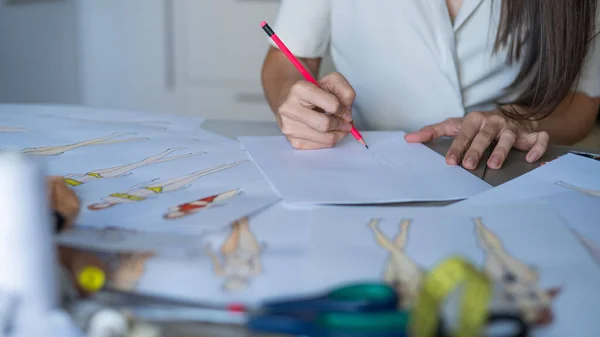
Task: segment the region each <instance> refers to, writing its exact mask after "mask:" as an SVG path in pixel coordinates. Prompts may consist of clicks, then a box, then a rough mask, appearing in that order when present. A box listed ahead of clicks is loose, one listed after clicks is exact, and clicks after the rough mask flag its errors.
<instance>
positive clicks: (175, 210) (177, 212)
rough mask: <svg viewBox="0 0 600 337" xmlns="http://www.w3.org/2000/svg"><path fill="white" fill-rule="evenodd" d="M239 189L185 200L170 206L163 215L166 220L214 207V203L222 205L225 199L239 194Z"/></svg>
mask: <svg viewBox="0 0 600 337" xmlns="http://www.w3.org/2000/svg"><path fill="white" fill-rule="evenodd" d="M240 194H241V192H240V190H239V189H235V190H231V191H227V192H223V193H220V194H215V195H211V196H209V197H206V198H202V199H198V200H194V201H191V202H187V203H185V204H181V205H177V206H173V207H170V208H169V210H168V211H167V212H166V213H165V215H164V216H163V217H164V218H165V219H167V220H172V219H179V218H183V217H184V216H188V215H192V214H196V213H198V212H200V211H201V210H203V209H207V208H209V207H214V206H216V205H223V203H224V202H225V201H226V200H229V199H231V198H233V197H236V196H238V195H240Z"/></svg>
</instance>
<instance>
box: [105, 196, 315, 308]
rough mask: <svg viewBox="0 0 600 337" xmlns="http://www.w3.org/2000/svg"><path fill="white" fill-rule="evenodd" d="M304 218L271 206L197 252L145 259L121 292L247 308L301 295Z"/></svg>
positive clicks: (211, 236) (206, 239) (212, 236)
mask: <svg viewBox="0 0 600 337" xmlns="http://www.w3.org/2000/svg"><path fill="white" fill-rule="evenodd" d="M307 217H308V212H305V211H290V210H286V209H284V208H282V207H280V204H275V205H273V206H271V207H269V208H268V209H265V210H263V211H261V212H257V213H255V214H253V215H251V216H249V217H248V218H242V219H239V220H238V221H235V222H234V223H232V224H231V225H228V226H226V227H224V228H222V229H220V230H216V231H213V232H211V233H208V234H206V235H204V236H203V244H202V248H203V249H202V251H203V252H202V254H200V255H198V256H193V257H191V256H190V257H188V258H172V257H163V256H154V257H152V258H150V259H148V260H147V261H146V262H145V264H144V266H143V268H142V269H143V270H144V272H143V273H142V275H141V277H139V279H138V280H137V282H135V283H132V282H127V284H124V285H123V286H124V287H127V289H124V290H131V291H133V292H136V293H141V294H147V295H157V296H167V297H171V298H176V299H185V300H188V301H197V302H202V303H205V304H208V303H214V304H219V305H224V304H230V303H232V302H242V303H244V304H246V305H250V306H252V305H256V304H258V303H260V302H262V301H263V300H265V299H268V298H273V297H279V296H288V295H291V294H305V293H306V292H308V291H310V289H306V288H305V283H306V277H311V276H310V275H306V273H305V268H306V265H305V263H306V257H307V251H306V248H307V241H306V239H307V236H308V231H307V223H306V221H307ZM117 266H118V264H117ZM123 269H124V270H126V269H127V268H125V267H123V268H121V270H123ZM136 269H140V268H136ZM115 271H117V272H118V271H119V268H118V267H117V268H116V269H115ZM138 275H139V274H138ZM117 278H119V277H117ZM122 278H124V277H122ZM129 279H130V280H131V278H129Z"/></svg>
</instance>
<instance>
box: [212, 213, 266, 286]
mask: <svg viewBox="0 0 600 337" xmlns="http://www.w3.org/2000/svg"><path fill="white" fill-rule="evenodd" d="M264 249H265V244H262V245H261V244H259V243H258V240H256V237H255V236H254V234H253V233H252V232H251V231H250V226H249V225H248V219H247V218H243V219H241V220H238V221H236V222H234V223H233V224H232V225H231V231H230V233H229V236H228V237H227V239H226V240H225V242H224V243H223V244H222V245H221V249H220V252H221V255H222V257H223V262H222V263H221V260H220V259H219V257H218V256H217V255H216V254H215V253H214V252H213V251H212V249H211V246H210V244H207V245H206V246H205V251H206V254H207V255H208V256H209V257H210V259H211V262H212V265H213V268H214V272H215V274H216V275H217V276H221V277H225V281H224V282H223V288H222V289H223V291H225V292H235V291H241V290H244V289H247V288H248V286H249V285H250V282H251V280H252V279H253V278H254V277H256V276H258V275H260V274H261V273H262V265H261V255H262V253H263V251H264Z"/></svg>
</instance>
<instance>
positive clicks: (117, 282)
mask: <svg viewBox="0 0 600 337" xmlns="http://www.w3.org/2000/svg"><path fill="white" fill-rule="evenodd" d="M153 255H154V254H152V253H119V254H117V257H116V261H115V264H116V266H115V267H114V269H113V270H112V271H111V273H110V274H109V278H108V282H109V286H110V287H111V288H113V289H115V290H119V291H132V290H134V289H136V288H137V286H138V284H139V281H140V279H141V278H142V276H144V272H145V271H146V262H147V261H148V259H150V258H152V257H153Z"/></svg>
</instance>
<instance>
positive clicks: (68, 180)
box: [64, 172, 103, 186]
mask: <svg viewBox="0 0 600 337" xmlns="http://www.w3.org/2000/svg"><path fill="white" fill-rule="evenodd" d="M85 175H86V176H90V177H94V178H97V179H101V178H103V177H102V175H101V174H100V173H94V172H88V173H86V174H85ZM64 180H65V183H67V185H69V186H79V185H81V184H83V182H82V181H79V180H76V179H73V178H69V177H65V178H64Z"/></svg>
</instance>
